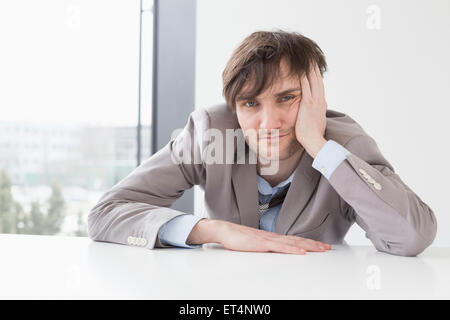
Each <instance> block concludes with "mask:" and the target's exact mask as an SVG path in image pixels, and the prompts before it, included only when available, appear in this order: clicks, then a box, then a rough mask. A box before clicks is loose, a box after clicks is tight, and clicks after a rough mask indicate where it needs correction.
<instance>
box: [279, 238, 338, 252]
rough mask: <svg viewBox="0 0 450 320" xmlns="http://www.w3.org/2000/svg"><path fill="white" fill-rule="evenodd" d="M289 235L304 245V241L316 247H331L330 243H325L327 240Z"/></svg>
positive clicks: (326, 248) (327, 248)
mask: <svg viewBox="0 0 450 320" xmlns="http://www.w3.org/2000/svg"><path fill="white" fill-rule="evenodd" d="M287 237H288V238H290V239H292V240H293V241H296V242H297V243H299V244H300V245H303V244H304V243H307V244H309V245H312V246H315V247H316V248H319V249H321V248H323V249H325V250H329V249H331V245H330V244H328V243H325V242H321V241H316V240H312V239H307V238H302V237H298V236H287Z"/></svg>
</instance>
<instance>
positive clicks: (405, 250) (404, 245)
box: [383, 232, 436, 257]
mask: <svg viewBox="0 0 450 320" xmlns="http://www.w3.org/2000/svg"><path fill="white" fill-rule="evenodd" d="M435 236H436V232H433V233H430V234H429V235H428V237H423V236H421V235H419V234H415V235H411V236H409V237H408V238H406V239H405V240H404V241H402V242H401V243H397V244H393V243H390V244H389V243H387V245H386V246H387V250H383V251H386V252H388V253H390V254H394V255H399V256H404V257H415V256H417V255H419V254H421V253H422V252H423V251H424V250H425V249H426V248H428V247H429V246H430V245H431V244H432V243H433V241H434V238H435Z"/></svg>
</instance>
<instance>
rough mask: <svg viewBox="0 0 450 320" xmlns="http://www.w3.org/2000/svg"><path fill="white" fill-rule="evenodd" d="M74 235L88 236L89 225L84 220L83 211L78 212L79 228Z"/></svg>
mask: <svg viewBox="0 0 450 320" xmlns="http://www.w3.org/2000/svg"><path fill="white" fill-rule="evenodd" d="M74 236H76V237H86V236H87V226H86V223H84V221H83V212H81V211H79V212H78V220H77V230H76V231H75V232H74Z"/></svg>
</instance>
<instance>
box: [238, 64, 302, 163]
mask: <svg viewBox="0 0 450 320" xmlns="http://www.w3.org/2000/svg"><path fill="white" fill-rule="evenodd" d="M288 73H289V70H288V67H287V65H286V63H284V61H282V62H281V63H280V73H279V75H280V76H279V78H276V79H274V81H273V84H272V86H271V87H268V88H267V89H265V91H263V92H261V93H260V95H259V96H257V97H244V96H243V95H242V94H241V93H242V92H245V90H246V88H247V87H246V86H244V87H243V88H242V90H241V93H239V94H238V95H237V98H236V114H237V118H238V121H239V124H240V126H241V128H242V130H243V131H244V134H245V140H246V142H247V144H248V145H249V147H250V149H252V150H253V151H254V152H256V153H257V154H258V156H259V157H261V158H262V159H266V160H284V159H287V158H289V157H290V156H291V155H293V154H294V153H295V152H296V151H298V150H299V149H301V148H302V146H301V144H300V143H299V142H298V140H297V138H296V137H295V123H296V119H297V113H298V108H299V105H300V100H301V88H300V82H299V79H298V77H288Z"/></svg>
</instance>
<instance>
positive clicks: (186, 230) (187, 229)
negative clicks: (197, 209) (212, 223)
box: [158, 214, 204, 248]
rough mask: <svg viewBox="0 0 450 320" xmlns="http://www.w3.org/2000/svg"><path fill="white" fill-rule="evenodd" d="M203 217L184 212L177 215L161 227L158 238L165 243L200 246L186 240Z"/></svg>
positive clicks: (186, 246) (185, 246)
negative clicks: (187, 242) (190, 243)
mask: <svg viewBox="0 0 450 320" xmlns="http://www.w3.org/2000/svg"><path fill="white" fill-rule="evenodd" d="M201 219H204V218H201V217H197V216H194V215H192V214H184V215H181V216H177V217H175V218H173V219H171V220H169V221H167V222H166V223H165V224H163V225H162V226H161V228H159V232H158V238H159V241H160V242H161V243H162V244H164V245H172V246H176V247H182V248H199V247H201V245H200V244H198V245H189V244H186V240H187V238H188V237H189V234H190V233H191V231H192V229H193V228H194V226H195V225H196V224H197V222H199V221H200V220H201Z"/></svg>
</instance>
